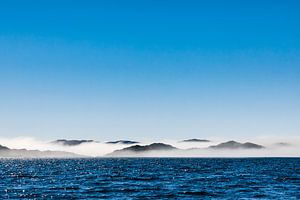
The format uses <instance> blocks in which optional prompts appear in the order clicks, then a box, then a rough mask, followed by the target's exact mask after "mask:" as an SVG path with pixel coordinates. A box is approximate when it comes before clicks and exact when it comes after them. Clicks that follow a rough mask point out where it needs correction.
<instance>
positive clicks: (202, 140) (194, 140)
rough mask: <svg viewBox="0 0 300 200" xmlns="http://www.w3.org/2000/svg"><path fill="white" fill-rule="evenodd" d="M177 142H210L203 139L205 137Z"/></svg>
mask: <svg viewBox="0 0 300 200" xmlns="http://www.w3.org/2000/svg"><path fill="white" fill-rule="evenodd" d="M179 142H210V140H205V139H195V138H194V139H187V140H182V141H179Z"/></svg>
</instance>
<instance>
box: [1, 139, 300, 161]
mask: <svg viewBox="0 0 300 200" xmlns="http://www.w3.org/2000/svg"><path fill="white" fill-rule="evenodd" d="M210 140H211V141H210V142H181V140H159V141H157V140H156V141H140V143H138V144H131V145H125V144H106V143H105V142H97V141H95V142H89V143H82V144H79V145H75V146H65V145H62V144H55V143H52V142H51V141H53V140H50V141H45V140H40V139H37V138H34V137H14V138H5V137H2V138H0V145H2V146H6V147H8V148H11V149H27V150H41V151H46V150H51V151H66V152H72V153H76V154H80V155H84V156H91V157H101V156H106V155H107V154H109V153H112V152H113V151H115V150H120V149H123V148H125V147H129V146H132V145H149V144H151V143H158V142H159V143H164V144H169V145H172V146H174V147H176V148H178V149H182V150H184V151H181V150H176V151H150V152H145V153H143V154H140V155H142V156H145V157H299V156H300V137H293V138H291V137H289V138H288V139H286V138H285V139H284V138H280V137H277V138H275V137H268V136H264V137H259V138H255V139H251V140H250V139H249V140H247V139H243V140H242V139H232V138H231V139H228V138H227V139H226V138H210ZM229 140H235V141H238V142H242V143H243V142H253V143H256V144H260V145H263V146H264V147H266V148H264V149H240V150H238V149H234V150H230V149H222V150H212V149H209V148H207V147H209V146H211V145H217V144H220V143H222V142H226V141H229ZM132 156H136V155H135V154H132Z"/></svg>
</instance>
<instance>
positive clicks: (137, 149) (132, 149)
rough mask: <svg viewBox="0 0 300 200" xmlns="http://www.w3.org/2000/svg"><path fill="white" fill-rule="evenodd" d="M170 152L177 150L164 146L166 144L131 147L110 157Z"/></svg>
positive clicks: (117, 151) (113, 153)
mask: <svg viewBox="0 0 300 200" xmlns="http://www.w3.org/2000/svg"><path fill="white" fill-rule="evenodd" d="M170 150H177V148H176V147H173V146H171V145H168V144H164V143H153V144H150V145H144V146H142V145H134V146H131V147H126V148H124V149H121V150H116V151H114V152H112V153H110V154H108V156H124V155H128V154H129V155H130V154H132V153H134V154H139V153H146V152H150V151H170Z"/></svg>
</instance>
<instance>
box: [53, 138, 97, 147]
mask: <svg viewBox="0 0 300 200" xmlns="http://www.w3.org/2000/svg"><path fill="white" fill-rule="evenodd" d="M90 142H95V141H94V140H65V139H61V140H55V141H52V142H51V143H53V144H60V145H64V146H76V145H80V144H82V143H90Z"/></svg>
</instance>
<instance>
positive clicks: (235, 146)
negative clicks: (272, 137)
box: [208, 141, 265, 149]
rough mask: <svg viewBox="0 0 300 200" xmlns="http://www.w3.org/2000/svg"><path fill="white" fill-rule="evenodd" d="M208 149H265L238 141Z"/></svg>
mask: <svg viewBox="0 0 300 200" xmlns="http://www.w3.org/2000/svg"><path fill="white" fill-rule="evenodd" d="M208 148H211V149H262V148H265V147H264V146H261V145H258V144H254V143H251V142H246V143H239V142H236V141H228V142H224V143H220V144H218V145H215V146H210V147H208Z"/></svg>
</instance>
